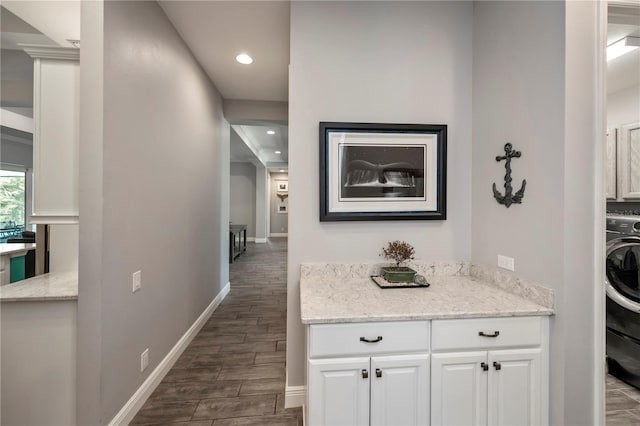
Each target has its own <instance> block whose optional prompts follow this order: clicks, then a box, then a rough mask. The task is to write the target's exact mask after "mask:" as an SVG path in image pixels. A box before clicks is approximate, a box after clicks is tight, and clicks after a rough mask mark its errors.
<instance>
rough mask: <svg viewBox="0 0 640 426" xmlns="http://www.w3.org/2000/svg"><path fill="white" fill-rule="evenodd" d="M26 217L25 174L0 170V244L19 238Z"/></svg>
mask: <svg viewBox="0 0 640 426" xmlns="http://www.w3.org/2000/svg"><path fill="white" fill-rule="evenodd" d="M26 216H27V214H26V172H24V171H13V170H0V243H4V242H6V241H7V239H9V238H20V236H21V234H22V231H24V229H25V225H26Z"/></svg>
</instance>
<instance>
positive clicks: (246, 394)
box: [131, 238, 302, 426]
mask: <svg viewBox="0 0 640 426" xmlns="http://www.w3.org/2000/svg"><path fill="white" fill-rule="evenodd" d="M286 262H287V240H286V238H274V239H271V240H270V242H268V243H266V244H252V243H247V253H245V254H244V255H242V256H240V257H239V258H238V259H237V260H236V261H235V262H234V263H233V264H231V265H229V278H230V281H231V291H230V292H229V294H228V295H227V297H226V299H225V300H224V301H223V302H222V303H221V304H220V306H218V308H217V309H216V311H215V312H214V313H213V315H212V316H211V318H210V319H209V321H208V322H207V324H206V325H205V326H204V327H203V328H202V330H201V331H200V333H198V335H197V336H196V337H195V338H194V340H193V341H192V342H191V344H190V345H189V347H188V348H187V349H186V350H185V351H184V353H183V354H182V356H181V357H180V359H179V360H178V361H177V362H176V364H175V365H174V366H173V368H172V369H171V371H170V372H169V373H168V374H167V376H166V377H165V378H164V379H163V381H162V383H160V385H159V386H158V388H157V389H156V390H155V391H154V392H153V394H152V395H151V397H150V398H149V400H148V401H147V402H146V403H145V404H144V406H143V407H142V409H141V410H140V411H139V412H138V414H137V415H136V417H135V418H134V419H133V422H132V423H131V424H135V425H175V426H178V425H184V426H187V425H190V426H223V425H224V426H251V425H261V426H276V425H282V426H298V425H302V409H301V408H295V409H288V410H285V409H284V388H285V368H284V366H285V349H286V313H287V284H286V282H287V281H286V280H287V278H286V275H287V265H286Z"/></svg>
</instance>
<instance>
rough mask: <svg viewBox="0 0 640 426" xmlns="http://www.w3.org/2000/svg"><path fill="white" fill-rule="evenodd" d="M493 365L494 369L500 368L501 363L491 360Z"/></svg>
mask: <svg viewBox="0 0 640 426" xmlns="http://www.w3.org/2000/svg"><path fill="white" fill-rule="evenodd" d="M493 366H494V367H495V369H496V370H502V365H500V363H499V362H496V361H493Z"/></svg>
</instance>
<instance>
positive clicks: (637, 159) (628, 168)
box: [618, 122, 640, 200]
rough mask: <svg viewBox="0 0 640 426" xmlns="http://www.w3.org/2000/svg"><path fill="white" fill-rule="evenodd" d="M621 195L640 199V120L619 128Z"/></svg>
mask: <svg viewBox="0 0 640 426" xmlns="http://www.w3.org/2000/svg"><path fill="white" fill-rule="evenodd" d="M618 141H619V147H618V148H619V150H618V153H619V155H620V158H619V163H618V164H619V166H620V172H621V173H620V175H621V187H620V190H621V192H622V194H621V196H622V198H623V199H626V200H632V199H633V200H635V199H640V122H637V123H632V124H627V125H625V126H622V127H620V128H619V129H618Z"/></svg>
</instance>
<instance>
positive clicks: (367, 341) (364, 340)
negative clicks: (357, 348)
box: [360, 336, 382, 343]
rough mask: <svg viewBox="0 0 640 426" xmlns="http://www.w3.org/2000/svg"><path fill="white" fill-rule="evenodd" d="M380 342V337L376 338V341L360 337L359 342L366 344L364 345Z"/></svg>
mask: <svg viewBox="0 0 640 426" xmlns="http://www.w3.org/2000/svg"><path fill="white" fill-rule="evenodd" d="M381 340H382V336H378V338H377V339H373V340H372V339H367V338H366V337H361V338H360V341H361V342H366V343H378V342H379V341H381Z"/></svg>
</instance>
